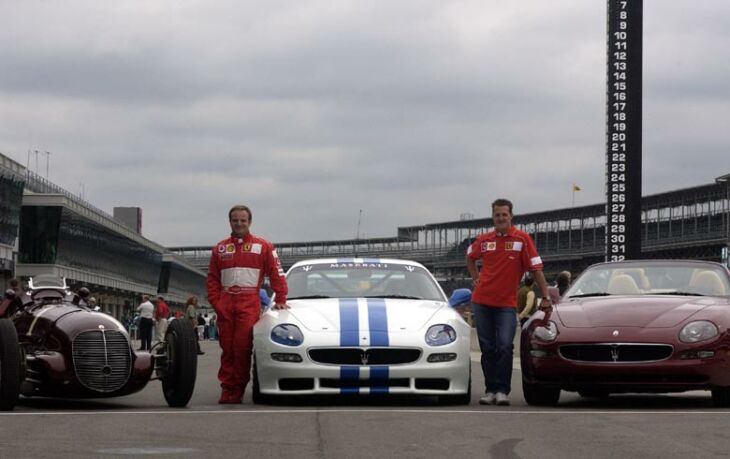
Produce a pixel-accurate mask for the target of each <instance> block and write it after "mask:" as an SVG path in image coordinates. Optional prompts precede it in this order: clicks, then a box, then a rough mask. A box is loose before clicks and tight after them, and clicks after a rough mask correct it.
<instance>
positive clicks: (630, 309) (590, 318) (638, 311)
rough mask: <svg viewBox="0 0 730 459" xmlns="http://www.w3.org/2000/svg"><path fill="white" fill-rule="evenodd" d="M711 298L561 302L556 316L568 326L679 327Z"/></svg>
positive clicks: (655, 297) (707, 304)
mask: <svg viewBox="0 0 730 459" xmlns="http://www.w3.org/2000/svg"><path fill="white" fill-rule="evenodd" d="M715 304H718V300H715V299H712V298H688V297H678V296H650V295H641V296H621V297H601V298H585V299H580V300H573V301H568V302H565V303H560V304H558V305H557V306H556V308H555V313H556V314H557V315H558V317H559V318H560V322H561V323H562V324H563V325H564V326H566V327H575V328H586V327H643V328H668V327H676V326H677V325H679V324H680V323H682V322H684V321H686V320H687V319H689V318H690V317H691V316H692V315H694V314H696V313H697V312H699V311H702V310H703V309H705V308H707V307H709V306H713V305H715Z"/></svg>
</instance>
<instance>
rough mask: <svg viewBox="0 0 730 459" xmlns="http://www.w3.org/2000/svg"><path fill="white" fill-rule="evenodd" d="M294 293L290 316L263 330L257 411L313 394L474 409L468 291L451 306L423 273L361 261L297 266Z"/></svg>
mask: <svg viewBox="0 0 730 459" xmlns="http://www.w3.org/2000/svg"><path fill="white" fill-rule="evenodd" d="M287 284H288V285H289V297H288V304H289V305H290V306H291V308H290V309H287V310H271V309H268V310H267V311H266V312H265V313H264V314H263V316H262V317H261V320H259V321H258V323H257V324H256V326H255V327H254V357H255V360H254V374H253V400H254V402H255V403H262V402H267V401H270V400H271V399H272V397H273V396H277V395H311V394H424V395H437V396H439V401H441V402H444V403H455V404H467V403H469V400H470V398H471V374H470V368H471V365H470V354H469V339H470V333H471V328H470V327H469V325H468V324H467V323H466V322H465V321H464V320H463V319H462V317H461V315H460V314H459V313H458V312H457V311H456V310H455V309H454V308H453V307H451V306H457V305H461V304H464V303H468V302H469V301H470V292H469V290H468V289H462V290H461V291H457V292H455V294H454V295H452V298H453V301H452V303H453V304H452V305H450V304H449V301H447V299H446V297H445V295H444V293H443V291H442V290H441V288H440V286H439V285H438V283H437V282H436V280H435V279H434V278H433V276H432V275H431V273H429V271H428V270H427V269H426V268H425V267H423V266H422V265H421V264H419V263H416V262H412V261H404V260H390V259H360V258H348V259H317V260H307V261H302V262H298V263H296V264H295V265H294V266H292V267H291V269H290V270H289V271H288V272H287ZM275 300H276V298H274V299H273V301H275ZM273 301H272V302H273Z"/></svg>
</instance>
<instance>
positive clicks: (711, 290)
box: [689, 271, 727, 296]
mask: <svg viewBox="0 0 730 459" xmlns="http://www.w3.org/2000/svg"><path fill="white" fill-rule="evenodd" d="M689 286H690V290H691V291H693V292H697V293H701V294H703V295H709V296H726V295H727V291H726V290H725V285H723V283H722V280H721V279H720V276H718V275H717V273H714V272H712V271H702V272H700V273H699V274H697V275H696V276H694V277H693V278H692V281H691V282H690V284H689Z"/></svg>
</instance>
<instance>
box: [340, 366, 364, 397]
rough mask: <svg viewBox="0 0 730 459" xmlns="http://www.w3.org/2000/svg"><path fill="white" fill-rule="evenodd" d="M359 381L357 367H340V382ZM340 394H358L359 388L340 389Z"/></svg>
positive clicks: (358, 369)
mask: <svg viewBox="0 0 730 459" xmlns="http://www.w3.org/2000/svg"><path fill="white" fill-rule="evenodd" d="M359 379H360V368H358V367H341V368H340V380H341V381H343V382H344V381H358V380H359ZM340 393H341V394H359V393H360V388H359V387H341V388H340Z"/></svg>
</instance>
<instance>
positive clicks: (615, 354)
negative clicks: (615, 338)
mask: <svg viewBox="0 0 730 459" xmlns="http://www.w3.org/2000/svg"><path fill="white" fill-rule="evenodd" d="M611 359H612V360H613V361H614V362H618V346H616V345H615V344H614V345H613V346H611Z"/></svg>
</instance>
